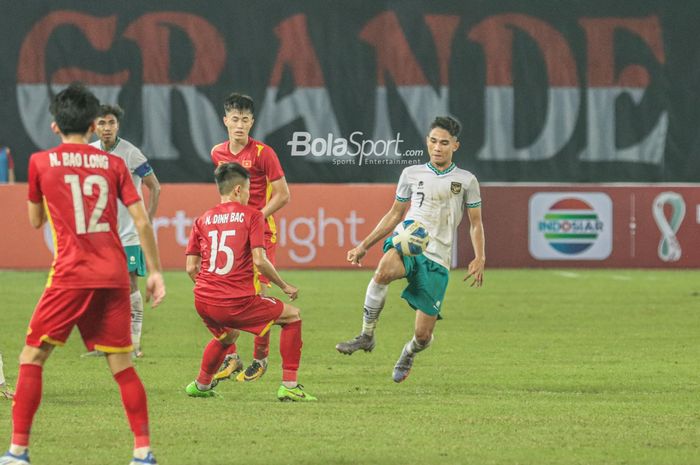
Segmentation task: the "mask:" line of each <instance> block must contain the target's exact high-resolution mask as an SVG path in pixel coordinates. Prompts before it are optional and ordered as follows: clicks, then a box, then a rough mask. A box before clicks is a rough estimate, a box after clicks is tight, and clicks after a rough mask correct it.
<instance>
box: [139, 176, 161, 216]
mask: <svg viewBox="0 0 700 465" xmlns="http://www.w3.org/2000/svg"><path fill="white" fill-rule="evenodd" d="M142 181H143V184H144V186H146V187H147V188H148V218H149V219H150V220H151V222H153V218H154V217H155V216H156V210H158V201H159V200H160V182H158V178H157V177H156V174H155V173H154V172H152V171H151V174H149V175H147V176H144V177H143V178H142Z"/></svg>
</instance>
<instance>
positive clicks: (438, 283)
mask: <svg viewBox="0 0 700 465" xmlns="http://www.w3.org/2000/svg"><path fill="white" fill-rule="evenodd" d="M409 263H410V265H411V270H410V272H409V274H408V286H407V287H406V289H404V291H403V292H402V293H401V297H403V298H404V299H405V300H406V302H408V304H409V305H410V306H411V307H412V308H413V309H414V310H415V311H416V324H415V332H414V336H413V338H412V339H411V340H410V341H409V342H408V343H407V344H406V345H405V346H404V348H403V350H402V352H401V356H400V357H399V359H398V361H397V362H396V365H395V366H394V372H393V375H392V377H393V379H394V381H395V382H397V383H400V382H401V381H403V380H405V379H406V378H407V377H408V375H409V373H410V371H411V367H412V366H413V359H414V357H415V355H416V354H417V353H418V352H421V351H423V350H425V349H427V348H428V346H429V345H430V343H431V342H432V340H433V329H434V328H435V322H436V321H437V320H438V319H439V315H440V309H441V308H442V302H443V301H444V299H445V292H446V291H447V283H448V281H449V275H450V274H449V271H448V270H447V268H445V267H444V266H442V265H439V264H437V263H435V262H433V261H432V260H429V259H428V258H426V257H425V256H423V255H421V256H418V257H414V258H413V259H412V261H410V262H409Z"/></svg>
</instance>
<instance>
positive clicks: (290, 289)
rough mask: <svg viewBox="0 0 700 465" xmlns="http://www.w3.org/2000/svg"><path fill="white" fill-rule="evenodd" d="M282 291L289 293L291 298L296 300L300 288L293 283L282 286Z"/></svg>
mask: <svg viewBox="0 0 700 465" xmlns="http://www.w3.org/2000/svg"><path fill="white" fill-rule="evenodd" d="M282 292H284V293H285V294H287V295H288V296H289V300H294V299H296V298H297V297H298V296H299V289H297V288H296V287H294V286H292V285H291V284H287V285H285V286H284V287H283V288H282Z"/></svg>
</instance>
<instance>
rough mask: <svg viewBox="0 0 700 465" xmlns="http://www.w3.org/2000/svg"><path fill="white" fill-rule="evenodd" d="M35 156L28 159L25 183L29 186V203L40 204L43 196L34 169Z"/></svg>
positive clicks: (35, 169) (37, 173) (37, 172)
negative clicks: (27, 173)
mask: <svg viewBox="0 0 700 465" xmlns="http://www.w3.org/2000/svg"><path fill="white" fill-rule="evenodd" d="M36 157H37V155H36V154H35V155H32V157H31V158H30V159H29V175H28V177H27V183H28V184H29V195H28V198H29V201H30V202H32V203H41V201H42V197H43V194H42V192H41V185H40V183H39V171H38V170H37V168H36V159H37V158H36Z"/></svg>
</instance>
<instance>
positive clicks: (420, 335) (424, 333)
mask: <svg viewBox="0 0 700 465" xmlns="http://www.w3.org/2000/svg"><path fill="white" fill-rule="evenodd" d="M415 337H416V341H417V342H418V344H421V345H425V344H428V343H430V340H431V339H432V338H433V331H432V330H431V329H426V328H417V329H416V332H415Z"/></svg>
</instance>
